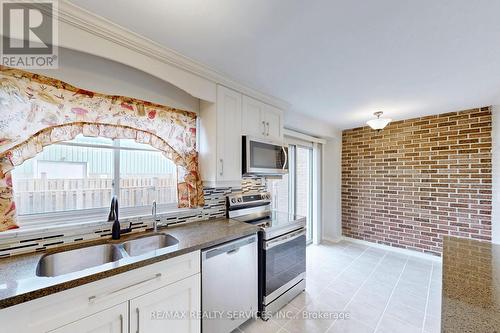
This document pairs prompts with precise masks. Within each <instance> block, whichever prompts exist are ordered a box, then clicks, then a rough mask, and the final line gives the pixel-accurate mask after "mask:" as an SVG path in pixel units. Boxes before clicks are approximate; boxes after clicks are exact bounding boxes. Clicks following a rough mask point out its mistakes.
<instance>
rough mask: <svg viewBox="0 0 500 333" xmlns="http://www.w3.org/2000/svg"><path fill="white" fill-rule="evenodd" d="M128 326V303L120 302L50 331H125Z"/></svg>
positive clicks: (86, 332)
mask: <svg viewBox="0 0 500 333" xmlns="http://www.w3.org/2000/svg"><path fill="white" fill-rule="evenodd" d="M128 327H129V321H128V303H122V304H119V305H116V306H114V307H112V308H109V309H106V310H103V311H101V312H99V313H96V314H94V315H92V316H89V317H86V318H83V319H80V320H77V321H75V322H73V323H71V324H68V325H65V326H63V327H60V328H57V329H55V330H53V331H50V333H127V332H128V331H129V330H128Z"/></svg>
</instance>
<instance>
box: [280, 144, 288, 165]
mask: <svg viewBox="0 0 500 333" xmlns="http://www.w3.org/2000/svg"><path fill="white" fill-rule="evenodd" d="M281 149H282V150H283V155H285V163H283V168H282V170H285V169H286V167H287V164H288V153H287V152H286V149H285V147H284V146H282V147H281Z"/></svg>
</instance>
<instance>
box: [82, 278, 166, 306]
mask: <svg viewBox="0 0 500 333" xmlns="http://www.w3.org/2000/svg"><path fill="white" fill-rule="evenodd" d="M160 277H161V273H156V274H155V276H153V277H150V278H149V279H145V280H142V281H139V282H137V283H134V284H131V285H130V286H126V287H123V288H120V289H116V290H113V291H111V292H109V293H103V294H100V295H94V296H90V297H89V303H93V304H94V303H98V302H99V301H101V300H103V298H106V297H109V296H114V295H117V294H118V295H119V294H122V293H124V292H126V291H127V290H128V289H129V288H132V287H140V286H143V285H145V284H148V283H149V282H151V281H153V280H156V279H158V278H160Z"/></svg>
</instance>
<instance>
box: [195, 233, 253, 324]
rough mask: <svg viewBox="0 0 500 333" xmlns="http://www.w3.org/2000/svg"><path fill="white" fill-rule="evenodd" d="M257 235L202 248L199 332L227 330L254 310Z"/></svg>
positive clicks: (242, 320)
mask: <svg viewBox="0 0 500 333" xmlns="http://www.w3.org/2000/svg"><path fill="white" fill-rule="evenodd" d="M257 270H258V257H257V235H253V236H250V237H245V238H240V239H237V240H235V241H231V242H229V243H225V244H221V245H218V246H216V247H213V248H210V249H207V250H204V251H202V253H201V281H202V282H201V289H202V298H201V303H202V312H203V313H202V314H203V317H202V333H229V332H231V331H232V330H234V329H235V328H237V327H238V326H240V325H241V324H243V323H244V322H245V321H246V320H247V319H248V318H249V316H251V315H255V312H256V311H257V308H258V306H257V301H258V289H257V288H258V271H257Z"/></svg>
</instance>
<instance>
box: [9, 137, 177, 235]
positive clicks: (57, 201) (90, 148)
mask: <svg viewBox="0 0 500 333" xmlns="http://www.w3.org/2000/svg"><path fill="white" fill-rule="evenodd" d="M12 178H13V188H14V195H15V202H16V206H17V212H18V216H19V218H18V220H19V222H20V224H21V225H22V226H23V227H32V226H39V225H48V224H65V223H74V222H76V221H79V220H81V221H98V220H102V221H104V220H106V218H107V214H108V213H109V205H110V201H111V197H112V196H113V195H118V196H119V199H120V216H121V217H127V216H141V215H150V214H151V204H152V202H153V201H156V202H157V203H158V212H159V213H162V212H168V211H176V210H178V208H177V182H176V166H175V164H174V163H173V162H172V161H170V160H169V159H167V158H166V157H165V156H164V155H163V154H162V152H161V151H159V150H156V149H154V148H153V147H151V146H149V145H146V144H140V143H137V142H135V141H134V140H131V139H115V140H112V139H107V138H95V137H84V136H82V135H79V136H77V137H76V138H75V139H74V140H71V141H66V142H61V143H57V144H54V145H50V146H47V147H45V149H44V151H43V152H41V153H40V154H38V155H37V156H36V157H34V158H32V159H29V160H27V161H25V162H24V163H23V164H22V165H20V166H18V167H16V168H15V169H14V170H13V172H12Z"/></svg>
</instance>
